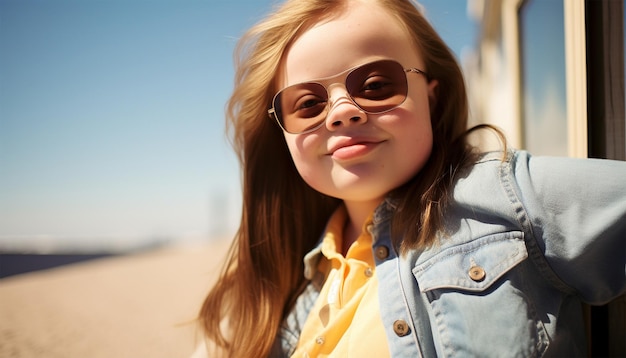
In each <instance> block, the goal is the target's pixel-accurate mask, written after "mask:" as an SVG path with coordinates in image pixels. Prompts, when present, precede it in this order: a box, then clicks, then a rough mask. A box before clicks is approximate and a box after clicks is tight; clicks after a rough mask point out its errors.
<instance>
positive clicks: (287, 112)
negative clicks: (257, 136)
mask: <svg viewBox="0 0 626 358" xmlns="http://www.w3.org/2000/svg"><path fill="white" fill-rule="evenodd" d="M409 72H412V73H421V74H423V75H425V76H427V75H426V73H425V72H424V71H422V70H418V69H417V68H404V67H402V65H401V64H399V63H398V62H396V61H393V60H379V61H374V62H370V63H366V64H364V65H361V66H358V67H354V68H351V69H349V70H346V71H344V72H342V73H340V74H338V75H335V76H331V77H326V78H322V79H319V80H315V81H312V82H303V83H298V84H295V85H292V86H289V87H286V88H283V89H282V90H280V91H279V92H278V93H276V95H275V96H274V99H273V100H272V108H270V109H269V110H268V111H267V112H268V114H269V115H270V116H272V117H274V118H275V119H276V121H277V122H278V125H280V127H281V128H282V129H283V130H284V131H285V132H288V133H291V134H302V133H308V132H312V131H314V130H316V129H318V128H319V127H321V126H322V124H323V123H324V121H325V120H326V115H327V114H328V110H329V108H330V101H329V100H328V99H329V97H330V95H329V92H328V87H329V86H330V85H331V84H334V83H337V82H338V81H340V80H341V79H342V78H344V77H345V80H344V81H345V87H346V90H347V92H348V95H349V96H350V100H351V101H352V103H354V105H355V106H357V107H358V108H359V109H361V110H362V111H363V112H365V113H368V114H380V113H385V112H388V111H391V110H392V109H395V108H397V107H398V106H400V105H401V104H402V103H404V101H405V100H406V96H407V92H408V85H407V75H406V74H407V73H409Z"/></svg>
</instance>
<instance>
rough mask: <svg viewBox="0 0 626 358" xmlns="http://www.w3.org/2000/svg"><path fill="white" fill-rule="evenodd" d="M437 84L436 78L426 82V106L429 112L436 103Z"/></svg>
mask: <svg viewBox="0 0 626 358" xmlns="http://www.w3.org/2000/svg"><path fill="white" fill-rule="evenodd" d="M438 85H439V81H437V80H430V82H428V106H429V108H430V111H431V112H432V110H433V109H434V108H435V106H436V105H437V97H438V92H439V91H437V86H438Z"/></svg>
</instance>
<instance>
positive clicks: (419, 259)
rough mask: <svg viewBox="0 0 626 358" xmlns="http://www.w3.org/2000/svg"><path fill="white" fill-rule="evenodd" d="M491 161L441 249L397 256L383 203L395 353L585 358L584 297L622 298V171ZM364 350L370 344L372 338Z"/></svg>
mask: <svg viewBox="0 0 626 358" xmlns="http://www.w3.org/2000/svg"><path fill="white" fill-rule="evenodd" d="M501 156H502V155H501V153H494V154H490V155H486V156H485V157H484V158H483V159H482V160H481V161H479V162H478V163H477V164H476V165H474V166H473V167H472V169H471V170H469V171H468V173H466V175H464V176H462V177H461V178H459V179H458V181H457V183H456V185H455V187H454V192H453V203H452V205H451V206H450V207H449V209H448V212H447V215H446V218H445V230H443V231H442V235H441V237H440V240H439V241H438V243H437V244H435V245H433V246H432V247H429V248H427V249H424V250H413V251H410V252H409V253H408V254H406V255H402V256H399V255H398V252H397V251H396V250H395V249H394V247H393V245H392V244H391V237H390V230H389V229H390V228H389V224H390V218H391V217H392V216H393V214H394V210H395V206H394V204H393V202H392V201H390V200H386V201H385V202H384V203H382V204H381V205H380V206H379V207H378V208H377V209H376V211H375V213H374V217H373V224H372V225H371V226H370V227H369V228H368V230H369V231H370V233H371V234H372V236H373V239H374V244H373V251H374V257H375V260H376V275H377V277H378V285H379V301H380V314H381V317H382V320H383V324H384V326H385V329H386V333H387V340H388V343H389V348H390V350H391V356H392V357H435V356H440V357H470V356H474V357H476V356H480V357H531V356H584V355H586V343H585V336H584V331H583V322H582V311H581V301H582V302H587V303H591V304H602V303H605V302H607V301H609V300H611V299H612V298H614V297H616V296H618V295H620V294H622V293H624V292H625V290H626V289H625V286H626V163H624V162H613V161H606V160H587V159H586V160H580V159H568V158H547V157H531V156H530V155H529V154H528V153H526V152H523V151H520V152H512V153H510V155H509V156H508V158H507V160H506V161H504V162H503V161H502V160H501ZM319 257H320V255H319V248H318V249H316V250H313V251H312V252H311V253H310V254H309V255H307V257H306V258H305V275H307V276H308V277H307V278H309V279H312V280H313V281H312V283H311V284H310V285H309V287H307V289H306V290H305V291H304V293H303V294H302V295H301V296H300V297H299V299H298V302H297V303H296V306H295V307H294V309H293V311H292V312H291V314H290V315H289V316H288V317H287V319H286V320H285V322H284V325H283V329H282V332H281V334H280V336H279V337H278V339H277V340H276V344H275V351H274V354H273V356H285V355H289V354H290V352H292V351H293V349H294V348H295V345H296V344H297V339H298V336H299V332H300V330H301V327H302V325H303V324H304V321H305V320H306V317H307V315H308V312H309V310H310V308H311V306H312V305H313V303H314V302H315V298H316V297H317V294H318V290H317V288H316V287H319V282H315V279H314V274H315V272H316V267H317V265H316V263H317V260H319ZM364 344H367V343H366V342H364Z"/></svg>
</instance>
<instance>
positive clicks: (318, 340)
mask: <svg viewBox="0 0 626 358" xmlns="http://www.w3.org/2000/svg"><path fill="white" fill-rule="evenodd" d="M325 341H326V340H325V339H324V337H322V336H318V337H317V338H315V343H316V344H319V345H320V346H321V345H322V344H324V342H325Z"/></svg>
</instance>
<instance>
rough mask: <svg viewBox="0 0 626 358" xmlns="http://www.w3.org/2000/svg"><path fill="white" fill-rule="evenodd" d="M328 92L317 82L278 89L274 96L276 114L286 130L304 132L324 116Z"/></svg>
mask: <svg viewBox="0 0 626 358" xmlns="http://www.w3.org/2000/svg"><path fill="white" fill-rule="evenodd" d="M327 103H328V94H327V92H326V88H324V86H322V85H321V84H319V83H313V82H311V83H300V84H297V85H293V86H290V87H287V88H285V89H283V90H282V91H280V92H279V93H278V94H277V95H276V97H275V98H274V108H275V109H276V116H277V118H278V120H279V121H280V123H281V124H282V126H283V128H285V130H287V132H291V133H299V132H304V131H306V130H308V129H311V128H313V127H315V126H316V125H318V124H319V123H320V122H321V121H323V120H324V118H325V117H326V105H327Z"/></svg>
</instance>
